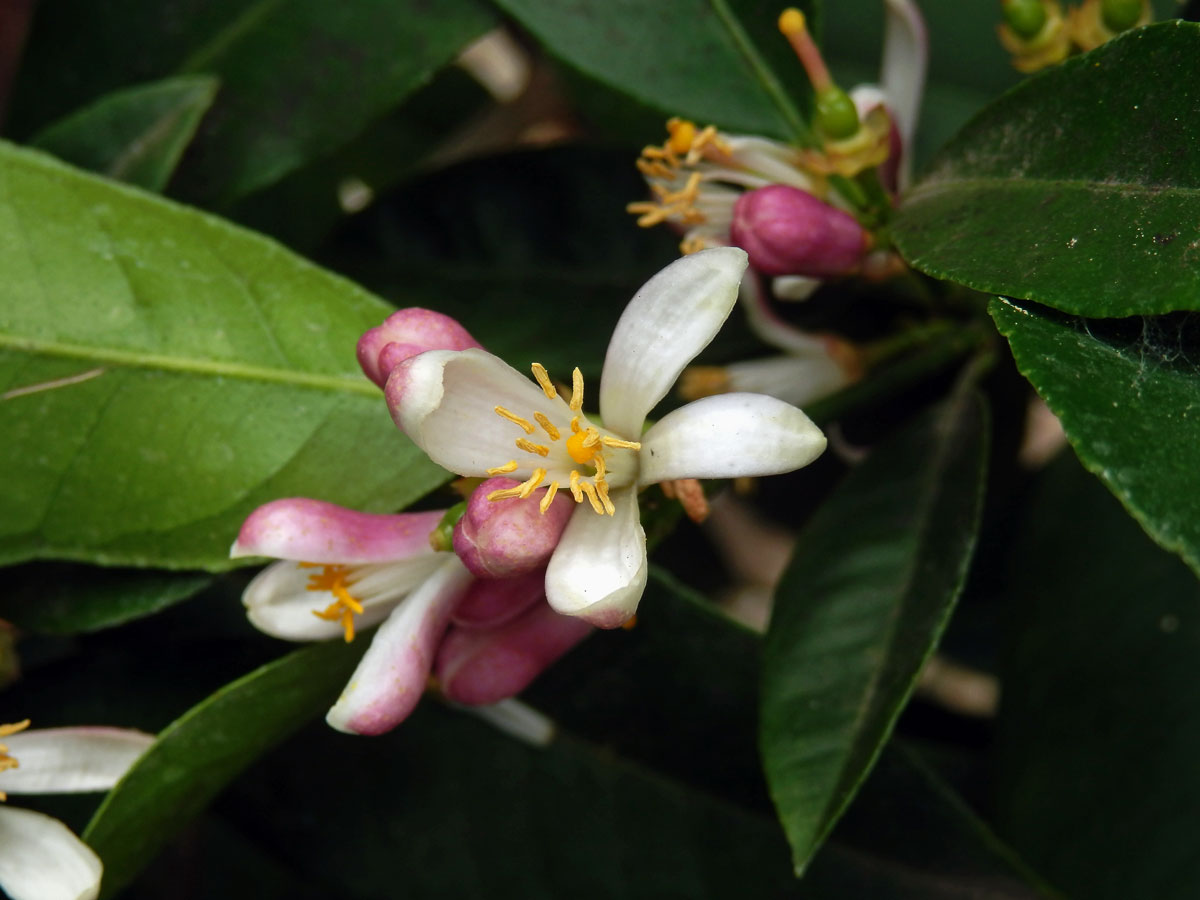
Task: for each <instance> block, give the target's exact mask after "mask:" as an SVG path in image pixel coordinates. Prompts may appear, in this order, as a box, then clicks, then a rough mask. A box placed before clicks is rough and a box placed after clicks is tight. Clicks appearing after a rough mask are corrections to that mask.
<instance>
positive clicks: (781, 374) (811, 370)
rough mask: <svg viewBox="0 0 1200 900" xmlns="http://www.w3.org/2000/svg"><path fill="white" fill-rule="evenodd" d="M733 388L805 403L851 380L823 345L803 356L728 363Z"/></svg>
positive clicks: (836, 389)
mask: <svg viewBox="0 0 1200 900" xmlns="http://www.w3.org/2000/svg"><path fill="white" fill-rule="evenodd" d="M725 374H726V375H728V376H729V389H730V390H731V391H735V392H736V391H748V392H750V393H752V394H767V395H768V396H771V397H774V398H775V399H777V400H782V401H783V402H784V403H790V404H792V405H793V406H805V405H807V404H809V403H812V402H813V401H814V400H820V399H822V398H824V397H828V396H830V395H832V394H836V393H837V392H838V391H840V390H841V389H842V388H844V387H846V386H847V385H848V384H850V382H851V378H850V376H849V374H847V372H846V370H845V369H843V368H842V367H841V366H840V365H838V363H837V361H836V360H835V359H833V357H831V356H830V355H829V353H828V352H826V350H825V348H824V346H823V345H822V346H821V347H817V348H814V350H813V352H812V353H806V354H804V355H801V356H770V357H767V358H766V359H751V360H747V361H745V362H738V363H732V364H730V365H728V366H726V367H725Z"/></svg>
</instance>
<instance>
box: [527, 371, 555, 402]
mask: <svg viewBox="0 0 1200 900" xmlns="http://www.w3.org/2000/svg"><path fill="white" fill-rule="evenodd" d="M532 368H533V377H534V378H536V379H537V383H538V384H540V385H541V386H542V391H543V392H544V393H545V394H546V399H547V400H553V399H554V398H555V397H557V396H558V391H556V390H555V389H554V384H553V383H552V382H551V381H550V375H549V374H548V373H547V372H546V367H545V366H543V365H542V364H541V363H534V364H533V366H532Z"/></svg>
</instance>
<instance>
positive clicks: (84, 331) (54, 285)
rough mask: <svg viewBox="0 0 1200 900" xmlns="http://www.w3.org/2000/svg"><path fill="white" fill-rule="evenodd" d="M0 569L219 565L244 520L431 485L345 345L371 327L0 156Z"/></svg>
mask: <svg viewBox="0 0 1200 900" xmlns="http://www.w3.org/2000/svg"><path fill="white" fill-rule="evenodd" d="M0 268H2V269H3V271H4V273H5V277H4V279H3V282H2V283H0V433H3V434H4V436H5V440H4V442H3V445H2V446H0V471H3V472H4V473H5V479H4V488H3V491H4V503H3V504H0V559H3V560H5V561H18V560H22V559H29V558H34V557H39V556H40V557H51V556H57V557H64V558H73V559H79V560H87V561H93V562H102V563H107V564H125V565H139V566H145V565H152V566H162V567H168V568H219V567H222V566H225V565H228V561H227V559H226V556H227V553H228V547H229V544H230V543H231V542H232V539H233V537H234V536H235V535H236V533H237V529H238V527H239V525H240V524H241V520H242V519H243V518H244V517H245V516H246V515H247V514H248V513H249V512H250V511H251V510H252V509H253V508H254V507H255V506H256V505H258V504H260V503H263V502H266V501H267V500H271V499H275V498H277V497H281V496H297V495H300V496H316V497H321V498H323V499H328V500H333V501H335V502H341V503H346V504H348V505H352V506H359V507H363V508H367V509H374V510H377V511H380V510H388V509H394V508H397V507H399V506H402V505H403V504H405V503H407V502H410V501H412V500H413V499H414V498H415V497H417V496H419V495H420V494H422V493H424V492H426V491H427V490H429V489H430V488H431V487H432V486H434V485H435V484H437V483H438V481H439V480H440V479H441V477H442V475H441V474H440V470H438V469H436V468H435V467H434V466H433V465H432V464H431V463H429V462H428V461H427V460H426V459H425V457H424V455H423V454H421V453H420V452H419V451H417V450H416V448H415V447H413V446H412V445H411V444H409V443H408V442H407V441H406V440H405V439H404V438H403V437H402V436H401V435H400V434H399V433H398V432H396V430H395V428H394V426H393V425H392V424H391V422H390V421H389V417H388V416H387V411H386V409H385V408H384V405H383V401H382V399H381V398H380V395H379V391H378V389H377V388H375V387H374V386H373V385H371V384H370V383H369V382H368V381H366V379H365V378H363V377H362V375H361V374H360V373H358V372H357V371H356V370H357V365H356V363H355V360H354V344H355V341H356V340H357V338H358V336H359V334H360V333H361V332H362V331H363V330H364V329H365V328H367V327H370V326H372V325H374V324H378V322H379V321H380V320H382V319H383V317H384V316H386V315H387V313H388V311H389V310H388V308H387V307H386V306H384V305H383V304H382V303H380V302H379V301H378V300H377V299H375V298H374V297H371V296H370V295H368V294H366V293H364V292H363V291H361V290H359V289H357V288H355V287H354V286H353V285H351V284H349V283H347V282H345V281H343V280H341V279H338V278H336V277H334V276H331V275H329V274H327V273H325V272H322V271H320V270H319V269H316V268H315V267H313V266H312V265H310V264H308V263H306V262H304V261H303V260H300V259H298V258H296V257H294V256H292V255H291V254H289V253H288V252H287V251H285V250H283V249H282V248H280V247H279V246H278V245H277V244H274V243H271V242H269V241H267V240H264V239H263V238H260V237H258V236H256V235H253V234H250V233H248V232H244V231H242V230H240V229H237V228H235V227H233V226H230V225H228V224H226V223H224V222H221V221H219V220H216V219H213V218H211V217H207V216H203V215H199V214H197V213H195V212H192V211H190V210H187V209H183V208H180V207H178V206H175V205H174V204H171V203H168V202H166V201H163V200H159V199H157V198H154V197H151V196H148V195H144V194H142V193H140V192H136V191H132V190H130V189H128V188H123V187H121V186H119V185H114V184H113V183H111V182H108V181H104V180H102V179H99V178H93V177H90V176H87V175H83V174H81V173H79V172H77V171H75V170H72V169H69V168H67V167H65V166H63V165H61V164H58V163H56V162H54V161H53V160H51V159H50V158H49V157H45V156H42V155H40V154H35V153H30V152H27V151H20V150H16V149H12V148H10V147H0Z"/></svg>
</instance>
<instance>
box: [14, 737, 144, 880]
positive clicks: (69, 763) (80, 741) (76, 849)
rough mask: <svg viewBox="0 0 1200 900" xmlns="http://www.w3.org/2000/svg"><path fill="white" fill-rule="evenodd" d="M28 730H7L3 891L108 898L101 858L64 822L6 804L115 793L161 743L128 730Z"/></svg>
mask: <svg viewBox="0 0 1200 900" xmlns="http://www.w3.org/2000/svg"><path fill="white" fill-rule="evenodd" d="M28 726H29V720H28V719H26V720H25V721H23V722H17V723H16V724H13V725H0V890H2V891H3V892H4V893H5V894H7V895H8V896H9V897H11V898H12V900H90V898H94V897H96V896H97V895H98V894H99V893H100V876H101V874H102V871H103V867H102V865H101V863H100V858H99V857H98V856H96V854H95V853H94V852H93V851H92V849H91V848H90V847H88V846H87V844H85V843H83V841H81V840H79V838H77V837H75V835H74V834H72V833H71V830H70V829H69V828H67V826H66V825H64V824H63V823H62V822H60V821H58V819H54V818H51V817H50V816H47V815H44V814H43V813H39V812H34V811H33V810H30V809H18V808H17V807H13V806H8V805H7V804H5V803H4V802H2V801H5V800H7V799H8V798H7V794H6V793H5V792H6V791H7V792H9V793H13V794H82V793H88V792H91V791H103V790H107V789H108V788H110V787H112V786H113V785H114V784H116V783H117V781H119V780H120V779H121V777H122V776H123V775H124V774H125V772H126V771H128V769H129V767H130V766H131V765H133V762H134V760H136V759H137V758H138V757H139V756H141V755H142V753H143V752H144V751H145V750H146V748H147V747H149V746H150V745H151V744H152V743H154V738H153V737H152V736H151V735H148V734H143V733H142V732H140V731H132V730H128V729H123V728H45V729H41V730H37V731H26V730H25V729H26V728H27V727H28Z"/></svg>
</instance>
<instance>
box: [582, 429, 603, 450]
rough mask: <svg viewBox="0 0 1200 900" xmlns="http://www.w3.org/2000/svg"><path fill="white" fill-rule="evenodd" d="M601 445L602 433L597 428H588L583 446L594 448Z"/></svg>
mask: <svg viewBox="0 0 1200 900" xmlns="http://www.w3.org/2000/svg"><path fill="white" fill-rule="evenodd" d="M598 443H600V432H598V431H597V430H596V429H595V428H588V430H587V435H586V436H585V437H584V439H583V446H585V447H594V446H596V445H597V444H598Z"/></svg>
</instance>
